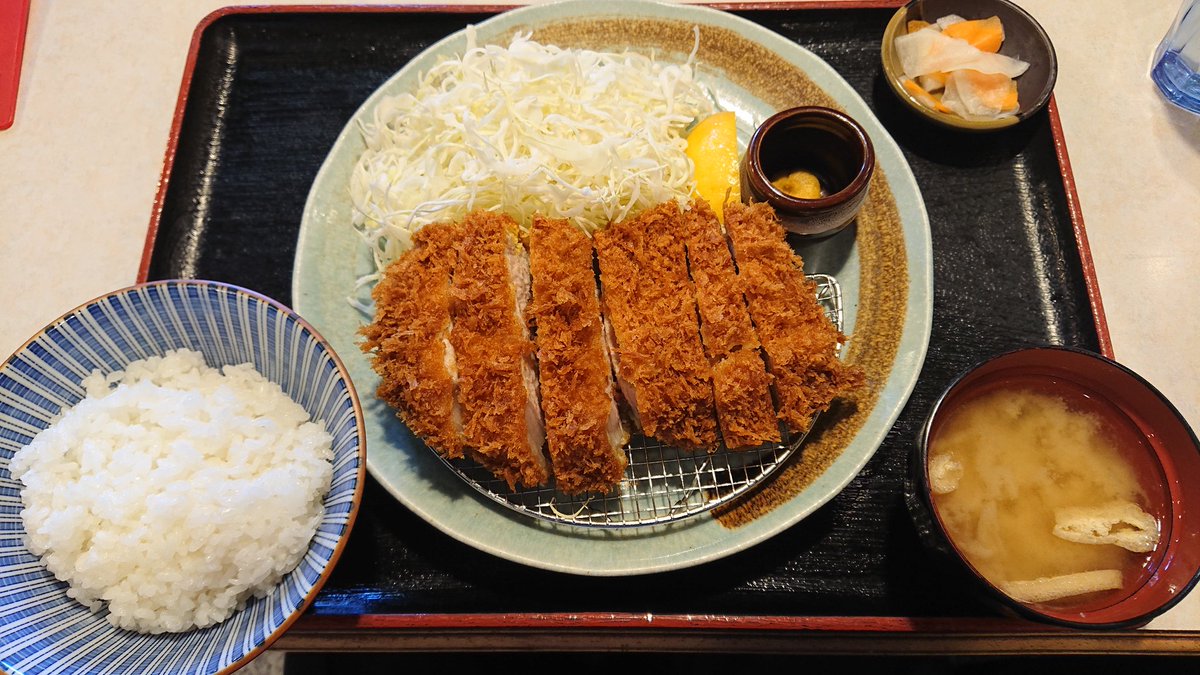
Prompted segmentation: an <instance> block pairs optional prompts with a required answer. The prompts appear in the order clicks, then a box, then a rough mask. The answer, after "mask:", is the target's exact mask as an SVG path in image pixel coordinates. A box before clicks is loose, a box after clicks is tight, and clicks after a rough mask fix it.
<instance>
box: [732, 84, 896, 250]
mask: <svg viewBox="0 0 1200 675" xmlns="http://www.w3.org/2000/svg"><path fill="white" fill-rule="evenodd" d="M794 171H807V172H809V173H811V174H813V175H815V176H816V177H817V179H818V180H819V181H820V183H821V196H820V197H819V198H817V199H801V198H800V197H796V196H793V195H790V194H788V193H786V192H783V191H782V190H780V189H779V188H777V187H775V186H774V185H772V184H771V183H772V181H776V180H778V179H780V178H782V177H784V176H787V175H789V174H790V173H792V172H794ZM874 171H875V148H874V146H872V145H871V138H870V137H869V136H867V132H866V131H864V130H863V128H862V127H861V126H860V125H859V124H858V122H855V121H854V119H853V118H851V117H850V116H849V115H846V114H845V113H842V112H838V111H837V110H831V109H829V108H820V107H816V106H810V107H803V108H790V109H788V110H784V111H781V112H778V113H775V114H774V115H772V116H771V117H769V118H767V120H766V121H765V122H763V123H762V125H761V126H759V127H758V129H757V130H756V131H755V132H754V135H753V136H751V137H750V143H749V145H747V146H746V154H745V155H743V157H742V168H741V175H742V199H743V200H744V201H747V202H750V201H755V202H766V203H768V204H770V205H771V206H772V207H773V208H774V209H775V213H776V215H778V216H779V219H780V221H781V222H782V223H783V226H784V227H785V228H787V229H788V230H789V231H791V232H795V233H796V234H799V235H802V236H806V237H812V238H818V237H827V236H829V235H832V234H834V233H836V232H838V231H840V230H842V229H843V228H845V227H846V226H847V225H849V224H850V223H851V222H852V221H853V220H854V217H855V215H857V214H858V209H859V208H860V207H861V206H862V203H863V200H864V199H866V197H867V185H868V184H869V183H870V182H871V174H872V173H874Z"/></svg>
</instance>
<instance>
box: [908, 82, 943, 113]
mask: <svg viewBox="0 0 1200 675" xmlns="http://www.w3.org/2000/svg"><path fill="white" fill-rule="evenodd" d="M901 84H902V85H903V86H904V91H907V92H908V93H909V94H911V95H912V97H913V98H915V99H917V100H918V101H920V102H921V105H923V106H925V107H926V108H929V109H931V110H936V111H938V112H944V113H948V112H950V109H949V108H947V107H946V106H944V105H942V102H941V101H939V100H937V98H935V97H934V95H933V94H930V93H929V92H927V91H925V90H924V89H922V88H921V85H919V84H917V83H916V82H913V81H912V80H911V79H909V78H907V77H906V78H904V80H903V81H902V82H901Z"/></svg>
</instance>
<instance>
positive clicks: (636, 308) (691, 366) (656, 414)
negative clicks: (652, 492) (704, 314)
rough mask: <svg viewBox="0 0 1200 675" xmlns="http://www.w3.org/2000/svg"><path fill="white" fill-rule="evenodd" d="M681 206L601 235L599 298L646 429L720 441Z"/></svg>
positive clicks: (683, 444) (688, 441)
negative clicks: (682, 234) (686, 251)
mask: <svg viewBox="0 0 1200 675" xmlns="http://www.w3.org/2000/svg"><path fill="white" fill-rule="evenodd" d="M680 218H681V214H680V211H679V207H678V206H677V205H676V204H675V203H674V202H668V203H665V204H661V205H659V206H656V207H654V208H652V209H649V210H646V211H643V212H642V213H641V214H640V215H638V216H636V217H634V218H632V219H629V220H625V221H623V222H620V223H614V224H612V225H610V226H609V227H608V228H607V229H604V230H602V231H600V232H597V233H596V235H595V240H594V241H595V246H596V258H597V261H598V262H599V267H600V284H601V289H602V291H601V300H602V303H603V305H604V311H605V315H606V317H607V319H608V321H609V324H610V326H611V335H610V339H611V340H612V342H613V343H614V345H613V347H614V351H615V356H616V358H615V362H616V371H617V377H618V380H619V381H620V384H621V389H622V392H624V394H625V398H626V400H627V402H628V403H629V404H630V406H631V407H632V408H633V410H634V414H635V416H636V417H637V420H638V423H639V426H640V427H641V429H642V431H643V432H644V433H645V434H647V435H649V436H652V437H654V438H656V439H658V440H659V441H661V442H663V443H666V444H668V445H671V446H675V447H679V448H708V449H711V448H714V447H715V446H716V443H717V422H716V415H715V409H714V404H713V391H712V368H711V366H710V365H709V362H708V358H707V357H706V356H705V354H704V347H703V345H702V344H701V342H700V330H699V324H698V320H697V316H696V300H695V295H694V292H693V289H692V284H691V280H690V279H689V278H688V272H687V258H686V254H685V252H684V245H683V241H682V239H681V237H680V229H679V228H680V226H681V225H680Z"/></svg>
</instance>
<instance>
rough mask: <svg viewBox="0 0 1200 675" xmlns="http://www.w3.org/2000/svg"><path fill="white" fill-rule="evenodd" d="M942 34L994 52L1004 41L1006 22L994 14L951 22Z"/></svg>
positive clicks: (985, 50) (998, 49)
mask: <svg viewBox="0 0 1200 675" xmlns="http://www.w3.org/2000/svg"><path fill="white" fill-rule="evenodd" d="M910 32H911V31H910ZM942 34H943V35H948V36H950V37H952V38H958V39H960V40H966V41H967V43H968V44H970V45H971V46H973V47H975V48H976V49H978V50H980V51H984V52H991V53H993V54H994V53H996V52H998V51H1000V45H1001V44H1003V43H1004V24H1002V23H1000V17H998V16H993V17H989V18H987V19H975V20H974V21H963V22H960V23H955V24H951V25H949V26H946V27H945V28H944V29H943V30H942Z"/></svg>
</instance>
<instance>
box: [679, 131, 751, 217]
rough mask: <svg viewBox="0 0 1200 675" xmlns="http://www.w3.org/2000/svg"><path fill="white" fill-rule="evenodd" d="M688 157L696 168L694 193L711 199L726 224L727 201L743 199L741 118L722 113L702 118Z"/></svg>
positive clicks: (691, 139)
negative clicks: (740, 139)
mask: <svg viewBox="0 0 1200 675" xmlns="http://www.w3.org/2000/svg"><path fill="white" fill-rule="evenodd" d="M687 156H688V158H690V159H691V160H692V164H693V165H694V166H695V167H696V169H695V171H696V173H695V178H696V188H695V190H693V191H692V196H694V197H698V198H700V199H703V200H705V201H706V202H708V205H709V206H711V207H712V210H713V211H715V212H716V214H717V218H718V219H719V220H720V221H721V222H722V223H724V222H725V214H724V205H725V202H726V201H734V202H737V201H741V199H742V186H741V178H740V173H739V166H738V144H737V117H736V116H735V115H734V114H733V113H732V112H719V113H716V114H715V115H710V116H708V117H705V118H704V119H702V120H700V123H699V124H697V125H696V126H695V128H693V129H692V132H691V133H690V134H688V137H687Z"/></svg>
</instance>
